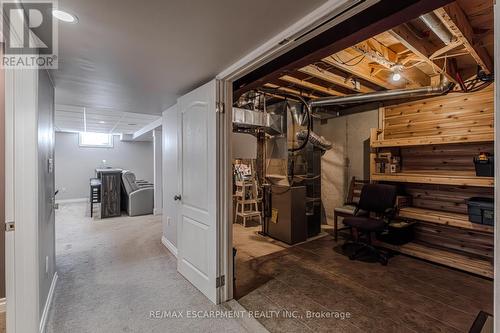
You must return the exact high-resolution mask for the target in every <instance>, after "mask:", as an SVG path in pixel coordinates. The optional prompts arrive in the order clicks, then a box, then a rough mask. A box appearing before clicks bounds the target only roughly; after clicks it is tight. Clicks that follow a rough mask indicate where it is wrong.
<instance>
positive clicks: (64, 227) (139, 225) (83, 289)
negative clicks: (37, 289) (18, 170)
mask: <svg viewBox="0 0 500 333" xmlns="http://www.w3.org/2000/svg"><path fill="white" fill-rule="evenodd" d="M86 215H88V212H87V208H86V205H85V204H83V203H78V204H65V205H61V206H60V209H59V210H58V211H57V214H56V251H57V271H58V274H59V280H58V282H57V286H56V290H55V295H54V299H53V303H52V307H51V310H50V313H49V317H48V322H47V332H48V333H52V332H54V333H66V332H72V333H79V332H89V333H90V332H91V333H98V332H106V333H113V332H141V333H145V332H162V333H164V332H245V331H246V330H245V329H244V328H243V327H244V326H245V327H248V325H245V324H244V323H242V322H241V320H237V319H213V318H211V319H190V318H187V316H186V314H187V311H188V310H193V311H196V310H202V311H210V310H220V309H224V308H223V307H220V306H216V305H214V304H212V303H211V302H210V301H209V300H208V299H207V298H205V296H204V295H202V294H201V293H200V292H199V291H198V290H197V289H196V288H195V287H193V286H192V285H191V284H190V283H189V282H188V281H187V280H185V279H184V278H183V277H182V276H181V275H180V274H178V273H177V270H176V267H177V261H176V258H175V257H174V256H173V255H172V254H171V253H170V252H168V250H166V249H165V247H164V246H163V245H162V243H161V241H160V238H161V233H162V231H161V230H162V229H161V221H160V217H157V216H144V217H125V216H123V217H119V218H112V219H103V220H91V219H90V217H88V216H86ZM151 311H167V312H168V311H179V312H176V313H183V314H184V318H177V319H172V318H169V319H166V318H163V319H155V318H151V316H150V312H151ZM170 313H173V312H170ZM162 316H163V317H164V315H163V314H161V315H160V316H159V317H162Z"/></svg>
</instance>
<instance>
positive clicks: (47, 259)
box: [45, 256, 49, 274]
mask: <svg viewBox="0 0 500 333" xmlns="http://www.w3.org/2000/svg"><path fill="white" fill-rule="evenodd" d="M45 274H49V256H45Z"/></svg>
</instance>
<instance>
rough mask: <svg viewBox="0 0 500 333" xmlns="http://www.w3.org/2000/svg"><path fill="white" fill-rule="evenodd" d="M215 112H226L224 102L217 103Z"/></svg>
mask: <svg viewBox="0 0 500 333" xmlns="http://www.w3.org/2000/svg"><path fill="white" fill-rule="evenodd" d="M215 112H216V113H224V102H217V103H216V104H215Z"/></svg>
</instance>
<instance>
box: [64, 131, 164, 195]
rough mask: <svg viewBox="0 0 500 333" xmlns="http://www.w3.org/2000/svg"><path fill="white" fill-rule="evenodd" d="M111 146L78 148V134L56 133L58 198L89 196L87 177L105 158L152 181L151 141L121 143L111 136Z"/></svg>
mask: <svg viewBox="0 0 500 333" xmlns="http://www.w3.org/2000/svg"><path fill="white" fill-rule="evenodd" d="M113 140H114V144H113V148H90V147H80V146H79V144H78V134H77V133H64V132H56V153H55V169H56V189H58V190H59V193H58V195H57V198H56V199H57V200H71V199H80V198H88V196H89V191H90V190H89V179H90V178H92V177H94V176H95V173H94V170H95V168H96V167H99V166H101V164H102V160H106V165H107V166H112V167H116V168H123V169H128V170H131V171H133V172H134V173H135V175H136V177H137V179H144V180H147V181H149V182H153V178H154V177H153V143H152V142H123V141H120V137H119V136H117V135H115V136H114V137H113Z"/></svg>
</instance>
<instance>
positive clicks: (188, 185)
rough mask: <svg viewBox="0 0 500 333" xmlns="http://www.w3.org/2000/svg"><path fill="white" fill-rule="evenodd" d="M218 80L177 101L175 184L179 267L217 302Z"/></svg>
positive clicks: (218, 244) (192, 281) (218, 285)
mask: <svg viewBox="0 0 500 333" xmlns="http://www.w3.org/2000/svg"><path fill="white" fill-rule="evenodd" d="M218 102H219V101H218V82H217V80H213V81H210V82H209V83H207V84H205V85H203V86H201V87H199V88H197V89H195V90H193V91H191V92H190V93H188V94H186V95H184V96H182V97H181V98H179V100H178V112H179V117H178V135H179V140H178V144H179V151H178V152H179V168H178V171H179V189H180V193H179V195H178V196H176V199H177V200H178V201H180V205H179V218H178V226H177V242H178V245H177V250H178V255H177V268H178V271H179V272H180V273H181V274H182V275H183V276H184V277H186V279H188V280H189V281H190V282H191V283H192V284H193V285H194V286H195V287H197V288H198V289H199V290H200V291H201V292H203V293H204V294H205V295H206V296H207V297H208V298H209V299H210V300H211V301H212V302H214V303H219V302H220V293H219V287H220V285H221V280H222V279H220V278H219V275H220V273H219V260H218V258H219V246H220V243H219V241H220V239H219V237H218V233H219V230H220V227H219V224H220V223H221V221H220V220H219V219H218V216H219V212H218V207H217V197H218V193H217V192H218V191H217V188H218V186H217V182H218V179H219V175H218V168H217V166H218V162H217V161H218V158H219V156H218V149H217V148H218V140H219V139H218V131H219V128H218V121H217V120H218V113H217V110H218V108H217V103H218Z"/></svg>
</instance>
